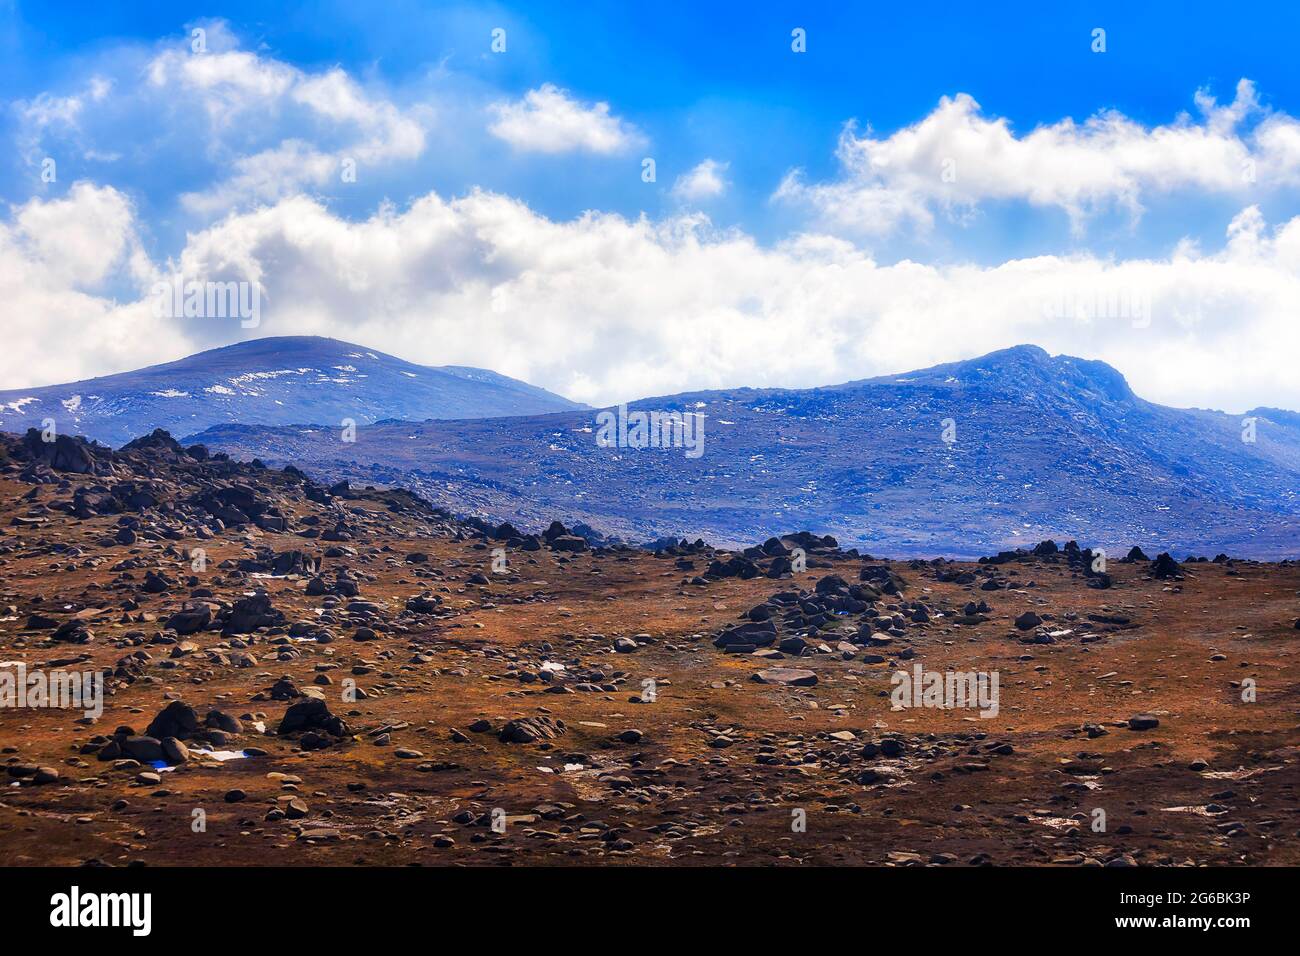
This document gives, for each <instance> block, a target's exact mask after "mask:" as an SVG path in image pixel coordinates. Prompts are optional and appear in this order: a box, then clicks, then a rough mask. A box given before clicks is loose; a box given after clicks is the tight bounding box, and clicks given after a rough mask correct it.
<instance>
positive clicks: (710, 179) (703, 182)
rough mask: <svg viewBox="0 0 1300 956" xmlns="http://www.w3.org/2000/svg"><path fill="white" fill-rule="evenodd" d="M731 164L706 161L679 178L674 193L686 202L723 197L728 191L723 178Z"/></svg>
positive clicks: (711, 160)
mask: <svg viewBox="0 0 1300 956" xmlns="http://www.w3.org/2000/svg"><path fill="white" fill-rule="evenodd" d="M729 166H730V164H729V163H721V162H718V161H717V160H716V159H706V160H704V161H703V162H702V163H700V164H699V165H698V166H696V167H695V168H694V169H692V170H690V171H689V172H687V173H683V174H682V175H681V176H678V177H677V181H676V182H674V183H673V188H672V193H673V195H674V196H676V197H677V198H678V199H681V200H683V201H684V202H700V201H701V200H704V199H713V198H714V197H716V196H721V195H722V194H723V193H724V192H726V190H727V181H726V180H725V179H724V178H723V176H724V175H725V174H726V172H727V168H728V167H729Z"/></svg>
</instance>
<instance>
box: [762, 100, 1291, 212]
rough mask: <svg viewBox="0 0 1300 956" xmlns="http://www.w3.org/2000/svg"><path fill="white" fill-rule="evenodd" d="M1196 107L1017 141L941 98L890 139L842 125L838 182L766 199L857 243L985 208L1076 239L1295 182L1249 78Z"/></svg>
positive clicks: (1280, 136)
mask: <svg viewBox="0 0 1300 956" xmlns="http://www.w3.org/2000/svg"><path fill="white" fill-rule="evenodd" d="M1196 104H1197V108H1198V109H1199V111H1200V114H1201V116H1200V119H1199V120H1196V119H1193V118H1191V117H1190V116H1187V115H1181V116H1179V117H1178V118H1177V119H1176V120H1175V121H1174V122H1173V123H1170V124H1168V125H1164V126H1153V127H1147V126H1144V125H1143V124H1141V123H1138V122H1136V121H1134V120H1132V119H1130V118H1128V117H1126V116H1124V115H1123V114H1121V113H1118V112H1115V111H1113V110H1107V111H1103V112H1100V113H1098V114H1096V115H1095V116H1092V117H1090V118H1089V119H1087V120H1086V121H1084V122H1082V123H1076V122H1075V121H1074V120H1072V119H1068V118H1067V119H1063V120H1060V121H1058V122H1056V123H1052V124H1049V125H1045V126H1039V127H1037V128H1036V129H1033V130H1031V131H1030V132H1028V133H1026V134H1024V135H1019V136H1018V135H1016V133H1015V132H1014V131H1013V130H1012V129H1011V126H1010V124H1009V123H1008V122H1007V120H1005V119H999V118H991V117H988V116H986V115H984V113H983V112H982V110H981V108H980V105H979V104H978V103H976V102H975V100H974V99H972V98H971V97H970V96H967V95H966V94H958V95H956V96H954V97H951V98H949V97H944V98H943V99H942V100H940V102H939V105H938V107H936V108H935V110H934V111H933V112H931V113H930V114H929V115H928V116H926V117H925V118H924V119H922V120H921V121H920V122H918V123H915V124H913V125H911V126H908V127H906V128H904V129H900V130H898V131H897V132H895V133H893V134H892V135H890V136H886V137H876V136H874V135H873V134H872V132H871V131H870V130H867V131H866V132H864V133H862V134H861V135H859V133H858V130H857V127H856V126H855V125H854V124H849V125H847V126H846V127H845V129H844V131H843V133H842V134H841V136H840V141H839V145H838V148H837V157H838V160H839V163H840V175H839V177H838V178H836V179H834V180H831V181H827V182H811V183H810V182H807V181H806V180H805V178H804V176H803V174H802V173H801V172H800V171H799V170H793V171H791V172H790V174H788V175H787V176H786V178H785V179H784V180H783V181H782V183H781V185H780V186H779V188H778V189H777V191H776V197H777V198H778V199H782V200H786V201H790V202H793V203H797V204H801V205H804V206H806V207H807V208H808V209H809V210H810V211H811V212H812V213H814V214H815V216H816V217H817V218H818V220H819V221H820V222H821V223H822V224H823V225H825V226H827V227H830V228H833V229H835V230H837V231H843V232H847V233H855V234H859V235H876V236H878V235H885V234H888V233H890V232H893V231H894V230H896V229H898V228H900V227H904V226H910V227H914V228H918V229H920V230H926V229H929V228H930V227H931V226H932V225H933V223H934V218H935V213H936V212H943V213H946V214H948V215H950V216H953V217H957V218H961V217H963V216H966V215H969V214H970V213H971V212H972V211H973V210H975V209H976V208H977V207H978V206H979V204H980V203H982V202H985V201H988V200H1016V201H1021V202H1025V203H1029V204H1030V205H1033V206H1037V207H1042V208H1055V209H1060V210H1062V211H1064V212H1065V213H1066V214H1067V215H1068V216H1069V217H1070V220H1071V222H1072V224H1073V226H1074V228H1075V229H1076V231H1081V230H1082V228H1083V226H1084V224H1085V222H1086V220H1087V218H1088V217H1089V216H1090V215H1093V214H1095V213H1097V212H1098V211H1101V210H1103V209H1107V208H1116V209H1120V210H1123V211H1126V212H1127V213H1128V214H1129V215H1131V216H1133V217H1134V218H1136V217H1138V216H1140V215H1141V213H1142V211H1143V198H1144V197H1145V196H1150V195H1155V194H1169V193H1174V192H1177V191H1180V190H1192V189H1195V190H1200V191H1203V192H1210V193H1217V194H1224V195H1239V196H1243V197H1244V196H1246V195H1248V194H1249V190H1250V189H1251V188H1252V187H1253V186H1254V185H1255V184H1257V183H1258V184H1259V185H1261V186H1263V187H1266V188H1267V187H1276V186H1283V185H1294V184H1296V183H1297V182H1300V122H1297V121H1296V120H1295V119H1294V118H1293V117H1290V116H1288V115H1286V114H1280V113H1271V112H1268V111H1266V110H1264V109H1263V108H1262V107H1261V106H1260V104H1259V101H1258V97H1257V95H1256V92H1255V88H1254V86H1253V84H1251V83H1250V81H1248V80H1242V81H1240V82H1239V83H1238V85H1237V89H1236V95H1235V98H1234V99H1233V101H1232V102H1231V103H1229V104H1227V105H1220V104H1219V103H1218V102H1217V100H1215V98H1214V97H1213V96H1211V95H1210V94H1209V93H1208V92H1206V91H1203V90H1202V91H1200V92H1198V93H1197V96H1196ZM1247 127H1249V128H1247Z"/></svg>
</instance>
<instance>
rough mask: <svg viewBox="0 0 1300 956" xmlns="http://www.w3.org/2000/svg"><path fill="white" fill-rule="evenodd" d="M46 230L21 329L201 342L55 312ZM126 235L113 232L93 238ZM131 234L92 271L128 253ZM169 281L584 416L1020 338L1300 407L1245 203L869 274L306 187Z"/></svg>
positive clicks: (856, 252)
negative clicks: (1113, 253)
mask: <svg viewBox="0 0 1300 956" xmlns="http://www.w3.org/2000/svg"><path fill="white" fill-rule="evenodd" d="M110 192H111V191H110ZM85 198H86V197H83V200H84V199H85ZM101 198H103V197H101ZM34 208H36V209H38V210H40V211H41V212H42V213H43V212H44V206H43V205H38V206H36V207H34ZM39 219H41V217H40V216H34V215H33V214H32V213H31V212H30V211H28V213H26V214H22V213H20V215H19V216H18V217H17V218H16V220H15V222H14V224H13V225H11V226H9V227H7V228H6V231H5V233H4V242H5V251H6V252H7V251H8V250H10V249H11V248H17V249H19V250H20V251H21V253H22V254H21V255H20V256H19V262H21V263H24V264H25V265H24V266H23V268H26V269H27V270H28V271H29V275H27V276H21V275H20V276H15V275H13V274H12V272H13V269H12V267H11V266H7V268H8V270H9V273H10V274H9V275H8V276H7V279H8V282H7V283H6V284H5V288H6V289H7V290H8V291H6V294H14V293H19V292H22V290H23V289H25V288H27V287H28V286H32V287H34V288H36V289H43V290H44V292H42V293H40V294H41V295H46V296H47V297H46V298H45V299H28V300H27V305H26V307H24V308H22V309H21V311H22V312H23V313H28V312H32V313H33V314H39V313H40V311H41V310H44V311H45V313H46V314H47V315H48V316H49V319H48V321H46V322H41V321H38V320H36V319H33V320H32V322H33V325H32V326H31V328H30V329H29V330H28V335H29V336H30V337H31V338H34V339H35V338H38V336H39V331H38V330H39V329H49V328H59V329H60V337H61V338H66V337H68V336H69V335H71V336H73V337H76V338H78V340H79V341H83V342H84V340H83V339H81V336H80V333H81V331H82V330H84V329H87V328H91V329H94V330H97V331H99V332H103V330H104V329H114V328H115V329H117V331H118V333H119V334H120V335H121V336H122V341H120V342H116V343H114V344H113V352H112V354H113V356H114V357H115V360H121V361H126V358H127V356H126V355H125V353H127V352H131V350H135V351H134V353H132V354H131V356H130V361H129V362H127V364H126V365H119V367H130V366H132V365H137V364H144V363H145V362H146V361H157V360H159V359H160V357H162V356H160V355H159V353H160V351H167V350H168V349H174V352H173V353H172V354H170V355H167V356H165V357H178V356H180V355H182V354H184V353H185V352H186V351H190V350H192V347H191V344H192V343H193V342H194V341H197V339H198V337H199V336H200V335H201V334H209V333H210V329H208V328H207V327H206V326H202V325H199V326H189V325H186V324H185V322H183V321H180V322H174V323H173V324H171V325H170V326H167V327H166V328H165V329H163V330H161V331H159V332H158V334H159V335H160V336H161V338H160V339H157V340H156V339H155V338H154V337H153V334H154V333H153V332H152V331H151V332H150V333H149V334H148V335H142V334H141V330H142V329H144V328H145V326H143V325H136V324H134V320H133V321H132V322H131V323H127V324H119V325H116V326H115V325H113V324H112V321H113V320H112V319H111V318H110V321H109V322H108V323H107V324H105V319H104V317H105V316H109V317H112V316H115V315H116V316H117V319H116V321H117V322H119V323H122V322H123V321H124V319H123V318H122V317H123V316H126V315H128V314H129V315H135V314H136V313H137V312H138V311H139V307H140V306H141V305H142V303H137V304H136V306H125V307H115V306H113V305H112V304H111V302H109V301H108V300H106V299H99V300H89V301H90V302H92V303H93V307H88V306H87V300H85V299H84V298H83V299H79V300H76V302H75V303H74V302H73V300H72V299H71V298H66V299H64V298H59V296H58V295H56V293H57V292H58V291H59V282H60V281H66V280H67V278H68V274H67V273H66V272H63V273H61V272H60V271H59V270H58V269H57V268H51V267H49V266H48V254H47V253H44V252H41V251H40V250H41V249H42V243H41V240H40V235H41V234H42V232H41V230H40V229H38V228H37V227H36V226H34V225H31V224H32V223H35V222H37V221H38V220H39ZM49 228H54V227H53V226H50V227H49ZM129 229H130V226H129V224H128V225H123V224H122V223H121V222H120V221H118V220H116V219H112V220H111V223H110V225H109V226H108V227H106V229H105V231H106V232H110V233H113V234H115V235H117V236H122V235H124V234H126V233H129ZM29 233H34V234H33V235H29ZM123 242H126V240H120V241H119V243H118V245H116V246H109V245H106V246H105V247H104V248H103V249H102V257H103V258H104V259H112V258H113V256H114V254H115V255H116V257H117V258H118V259H120V258H121V256H122V249H123V248H126V246H124V245H123V244H122V243H123ZM87 256H88V260H87V261H89V259H90V258H91V256H90V253H87ZM5 258H6V261H7V260H8V256H6V257H5ZM177 266H178V268H179V269H180V271H182V272H183V274H185V275H186V276H194V277H200V278H203V277H211V276H213V275H221V276H232V275H233V276H239V277H243V278H247V279H249V280H252V281H257V282H259V283H260V284H261V288H262V289H263V290H264V296H263V309H262V311H263V319H262V325H261V327H260V328H259V329H258V330H257V334H259V335H286V334H320V335H330V336H334V337H337V338H341V339H345V340H351V341H355V342H358V343H361V344H364V345H368V346H371V347H374V348H380V349H383V350H385V351H389V352H393V353H395V354H398V355H401V356H403V357H405V358H409V359H412V360H414V361H419V362H424V363H428V364H463V365H477V366H483V367H488V368H493V369H496V370H498V371H501V372H503V373H506V374H510V375H515V376H518V377H520V378H523V379H526V380H528V381H531V382H534V383H536V384H539V385H543V386H545V387H548V388H552V389H555V390H557V391H559V392H562V393H564V394H567V395H569V396H570V397H572V398H575V399H579V400H582V401H587V402H591V403H593V404H601V403H607V402H613V401H616V400H619V399H627V398H636V397H642V396H649V395H657V394H667V393H671V392H676V391H682V390H689V389H696V388H706V387H735V386H745V385H750V386H763V385H772V386H812V385H821V384H828V383H833V382H839V381H845V380H849V379H854V378H862V377H867V376H872V375H878V374H887V373H895V372H900V371H904V370H907V369H911V368H916V367H921V366H926V365H931V364H936V363H939V362H945V361H951V360H954V359H957V358H962V357H971V356H975V355H980V354H983V353H985V352H988V351H990V350H993V349H997V348H1003V347H1006V346H1010V345H1014V344H1019V343H1023V342H1033V343H1037V344H1039V345H1042V346H1044V347H1045V348H1047V349H1048V350H1049V351H1052V352H1065V353H1069V354H1074V355H1081V356H1085V357H1095V358H1101V359H1103V360H1106V361H1108V362H1110V363H1111V364H1113V365H1115V366H1116V367H1117V368H1119V369H1120V370H1121V371H1123V372H1125V373H1127V374H1128V375H1129V377H1130V380H1131V381H1132V383H1133V384H1134V387H1135V388H1136V389H1137V390H1138V392H1139V394H1142V395H1144V396H1145V397H1148V398H1151V399H1154V400H1157V401H1165V402H1167V403H1171V404H1196V405H1202V406H1207V407H1221V408H1227V409H1230V410H1234V411H1241V410H1244V409H1245V408H1247V407H1251V406H1253V405H1256V404H1264V403H1267V404H1289V405H1290V406H1291V407H1300V379H1297V377H1296V375H1295V370H1294V357H1295V355H1297V354H1300V328H1298V327H1297V326H1296V323H1295V322H1294V318H1293V313H1294V303H1295V302H1296V301H1297V300H1300V217H1298V218H1296V219H1293V220H1291V221H1289V222H1286V223H1283V224H1282V225H1281V226H1279V227H1278V228H1276V229H1270V227H1269V226H1268V224H1267V223H1266V222H1265V221H1264V220H1263V217H1262V216H1261V215H1260V214H1259V211H1258V210H1257V209H1254V208H1247V209H1245V210H1243V212H1242V213H1241V214H1239V215H1238V216H1237V217H1236V218H1235V219H1234V220H1233V221H1232V222H1231V224H1229V226H1228V227H1227V228H1226V230H1225V241H1224V243H1223V244H1222V246H1221V248H1219V249H1218V251H1215V252H1213V253H1208V254H1205V253H1201V252H1198V251H1196V250H1195V249H1194V248H1193V247H1192V246H1190V245H1183V246H1180V247H1178V248H1177V249H1175V250H1173V251H1172V252H1171V253H1170V254H1169V255H1168V256H1165V257H1162V258H1155V259H1148V260H1130V261H1124V262H1113V261H1110V260H1106V259H1101V258H1096V257H1093V256H1089V255H1079V256H1073V257H1068V258H1064V257H1056V256H1041V257H1036V258H1029V259H1016V260H1010V261H1007V262H1004V263H1002V264H1000V265H997V266H991V267H983V266H976V265H953V266H935V265H923V264H920V263H916V262H909V261H904V262H900V263H896V264H892V265H881V264H879V263H877V262H876V261H875V260H874V259H873V258H872V257H871V256H870V255H869V254H867V253H865V252H863V251H862V250H861V249H860V248H858V247H856V246H855V245H853V244H852V243H850V242H848V241H846V240H843V239H839V238H835V237H832V236H828V235H825V234H820V235H815V234H805V235H800V236H796V237H793V238H791V239H789V240H787V241H785V242H782V243H779V244H777V245H775V246H763V245H760V244H759V243H757V242H756V241H755V240H754V239H753V238H752V237H751V236H748V235H746V234H744V233H742V232H739V231H719V230H716V229H714V228H713V227H712V226H711V225H710V223H709V221H708V220H707V219H706V218H705V217H702V216H700V215H698V214H694V215H681V216H676V217H673V218H669V219H666V220H664V221H661V222H652V221H650V220H648V219H645V218H641V219H635V220H629V219H626V218H623V217H621V216H617V215H609V214H597V213H590V214H587V215H584V216H582V217H580V218H578V219H574V220H570V221H555V220H552V219H549V218H547V217H545V216H542V215H540V214H538V213H537V212H536V211H534V210H532V209H530V208H529V207H528V206H526V205H525V204H523V203H521V202H518V201H517V200H513V199H510V198H507V197H504V196H500V195H496V194H492V193H487V192H473V193H471V194H469V195H467V196H464V197H461V198H456V199H451V200H448V199H445V198H443V197H441V196H438V195H436V194H429V195H426V196H424V197H422V198H421V199H419V200H417V201H415V202H414V203H412V204H411V205H410V206H409V207H407V208H406V209H404V210H397V209H393V208H387V207H386V208H383V209H381V210H379V211H378V212H377V213H376V214H374V215H373V216H371V217H370V218H368V219H365V220H363V221H359V222H351V221H348V220H345V219H342V218H340V217H338V216H336V215H334V214H333V213H331V212H330V211H329V210H328V209H327V208H326V207H325V206H323V205H322V204H321V203H319V202H317V201H315V200H311V199H308V198H306V197H302V196H299V197H293V198H290V199H285V200H282V201H280V202H279V203H276V204H275V205H273V206H268V207H265V208H261V209H258V210H255V211H252V212H248V213H244V214H239V215H233V216H230V217H227V218H226V219H224V220H222V221H221V222H220V223H218V224H216V225H213V226H211V227H209V228H207V229H204V230H202V231H199V232H196V233H193V234H192V235H191V236H190V238H189V241H188V243H187V245H186V247H185V249H184V251H183V253H182V254H181V256H180V258H179V260H178V262H177ZM88 271H94V269H93V264H92V268H90V269H89V270H88ZM99 271H100V272H101V273H102V272H103V271H104V270H103V269H100V270H99ZM32 277H35V279H33V278H32ZM63 294H64V295H66V296H72V295H73V294H72V293H71V292H64V293H63ZM133 309H134V310H135V311H132V310H133ZM238 334H239V333H238V332H237V331H235V330H234V329H233V328H232V329H231V330H230V332H229V336H230V337H234V336H236V335H238ZM178 335H183V336H185V337H186V338H185V340H184V341H178V339H177V336H178ZM19 337H20V338H23V336H22V335H21V334H20V336H19ZM209 344H210V343H209ZM93 347H94V346H87V347H86V348H85V349H82V348H79V349H78V350H76V351H77V353H78V355H81V356H83V359H77V358H75V357H70V356H68V355H67V353H66V352H65V351H64V350H59V352H58V354H54V353H51V354H40V355H39V356H35V357H33V356H32V355H31V354H28V355H24V356H19V357H18V358H10V359H8V360H7V368H6V369H5V370H4V371H5V372H6V373H7V374H8V376H15V375H17V376H18V377H19V378H20V379H21V380H23V381H28V382H30V381H33V376H34V374H35V373H34V372H32V371H31V369H30V368H28V367H27V363H28V362H29V361H33V360H38V361H39V365H38V367H40V368H41V369H42V370H44V371H45V372H46V375H45V378H46V380H54V379H57V378H60V377H62V378H66V377H67V376H66V375H55V376H51V375H49V374H48V373H49V371H50V370H51V369H53V368H55V367H57V366H58V363H59V362H60V361H67V362H73V363H75V362H76V361H79V360H84V356H85V353H86V352H87V351H88V350H90V349H92V348H93ZM11 380H12V379H11Z"/></svg>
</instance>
